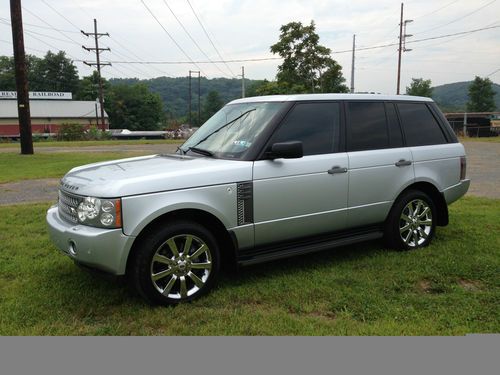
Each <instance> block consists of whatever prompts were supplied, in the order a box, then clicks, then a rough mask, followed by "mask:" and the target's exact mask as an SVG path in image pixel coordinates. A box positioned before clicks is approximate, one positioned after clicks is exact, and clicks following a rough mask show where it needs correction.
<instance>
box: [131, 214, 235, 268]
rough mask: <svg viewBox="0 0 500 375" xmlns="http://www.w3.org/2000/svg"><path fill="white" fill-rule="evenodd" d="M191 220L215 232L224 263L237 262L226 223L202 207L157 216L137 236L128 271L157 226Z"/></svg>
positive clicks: (229, 264)
mask: <svg viewBox="0 0 500 375" xmlns="http://www.w3.org/2000/svg"><path fill="white" fill-rule="evenodd" d="M180 220H184V221H191V222H195V223H197V224H200V225H202V226H204V227H205V228H207V229H208V230H209V231H210V232H212V233H213V235H214V237H215V239H216V241H217V243H218V245H219V248H220V252H221V260H222V265H223V266H226V267H230V266H232V265H234V264H236V245H235V243H234V241H233V238H232V237H231V235H230V234H229V232H228V231H227V229H226V227H225V226H224V224H223V223H222V222H221V221H220V220H219V218H217V217H216V216H215V215H213V214H211V213H209V212H207V211H203V210H200V209H178V210H174V211H170V212H167V213H165V214H163V215H160V216H158V217H156V218H155V219H154V220H152V221H151V222H150V223H148V224H147V225H146V226H145V227H144V228H143V229H142V230H141V232H140V233H139V235H138V236H137V237H136V238H135V240H134V243H133V244H132V247H131V249H130V252H129V254H128V257H127V266H126V273H127V274H128V273H129V270H130V266H131V265H132V263H133V261H134V257H135V255H136V254H137V252H138V251H139V249H140V244H141V241H142V239H143V238H144V236H146V235H147V234H148V233H151V232H152V231H155V230H156V228H158V227H160V226H163V225H168V223H169V222H172V221H180Z"/></svg>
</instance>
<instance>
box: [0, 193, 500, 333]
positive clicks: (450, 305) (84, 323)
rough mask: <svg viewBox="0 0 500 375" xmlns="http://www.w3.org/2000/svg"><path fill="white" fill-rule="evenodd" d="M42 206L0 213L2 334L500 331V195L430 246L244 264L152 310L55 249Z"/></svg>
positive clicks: (460, 215) (468, 203) (462, 215)
mask: <svg viewBox="0 0 500 375" xmlns="http://www.w3.org/2000/svg"><path fill="white" fill-rule="evenodd" d="M46 208H47V205H43V204H37V205H29V206H28V205H22V206H4V207H0V335H463V334H467V333H499V332H500V309H499V306H500V278H499V274H500V240H499V233H500V222H499V221H498V212H499V211H500V200H488V199H482V198H472V197H467V198H464V199H462V200H461V201H459V202H457V203H455V204H454V205H452V206H451V207H450V225H449V226H448V227H445V228H438V230H437V236H436V238H435V240H434V242H433V244H432V245H431V246H430V247H428V248H425V249H421V250H418V251H411V252H396V251H389V250H386V249H384V248H383V246H382V245H381V243H380V242H371V243H366V244H361V245H356V246H349V247H345V248H339V249H332V250H331V251H325V252H321V253H317V254H314V255H308V256H301V257H296V258H291V259H287V260H283V261H278V262H273V263H268V264H265V265H260V266H253V267H249V268H244V269H242V270H240V271H238V272H236V273H234V274H224V276H223V277H222V279H221V280H220V282H219V284H218V287H217V288H216V289H215V290H214V291H213V292H212V293H211V294H209V295H208V296H205V297H203V298H202V299H200V300H197V301H195V302H193V303H190V304H184V305H180V306H177V307H173V308H162V307H151V306H149V305H147V304H145V303H144V302H143V301H142V300H141V299H140V298H138V297H137V296H136V295H135V294H134V293H133V292H131V291H130V290H129V289H128V288H127V287H126V285H125V284H124V283H121V282H117V281H113V280H109V279H107V278H104V277H100V276H96V275H94V274H92V273H88V272H86V271H83V270H81V269H79V268H77V267H76V266H75V265H74V264H73V263H72V262H71V260H70V259H68V258H67V257H65V256H63V255H61V254H59V253H58V252H57V251H56V249H55V248H54V247H53V246H52V244H51V242H50V241H49V238H48V236H47V231H46V227H45V222H44V215H45V209H46Z"/></svg>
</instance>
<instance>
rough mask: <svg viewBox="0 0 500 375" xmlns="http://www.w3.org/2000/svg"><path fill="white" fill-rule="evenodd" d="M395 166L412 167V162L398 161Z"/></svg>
mask: <svg viewBox="0 0 500 375" xmlns="http://www.w3.org/2000/svg"><path fill="white" fill-rule="evenodd" d="M394 165H395V166H396V167H406V166H408V165H411V160H405V159H401V160H400V161H397V162H396V163H394Z"/></svg>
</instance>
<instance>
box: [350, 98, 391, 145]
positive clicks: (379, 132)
mask: <svg viewBox="0 0 500 375" xmlns="http://www.w3.org/2000/svg"><path fill="white" fill-rule="evenodd" d="M347 108H348V113H349V115H348V116H349V117H348V119H349V121H348V124H347V151H363V150H375V149H380V148H388V147H389V135H388V131H387V118H386V115H385V106H384V103H383V102H350V103H348V105H347Z"/></svg>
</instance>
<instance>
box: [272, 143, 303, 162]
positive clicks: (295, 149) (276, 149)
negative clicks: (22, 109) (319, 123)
mask: <svg viewBox="0 0 500 375" xmlns="http://www.w3.org/2000/svg"><path fill="white" fill-rule="evenodd" d="M267 156H268V158H269V159H280V158H283V159H299V158H301V157H302V156H304V150H303V148H302V142H300V141H292V142H280V143H274V144H273V145H272V146H271V152H268V153H267Z"/></svg>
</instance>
